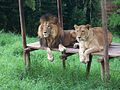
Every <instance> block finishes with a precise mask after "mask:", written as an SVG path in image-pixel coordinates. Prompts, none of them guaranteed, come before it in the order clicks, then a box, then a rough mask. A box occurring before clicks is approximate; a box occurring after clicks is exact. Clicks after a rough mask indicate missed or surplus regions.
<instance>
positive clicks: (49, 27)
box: [41, 22, 52, 38]
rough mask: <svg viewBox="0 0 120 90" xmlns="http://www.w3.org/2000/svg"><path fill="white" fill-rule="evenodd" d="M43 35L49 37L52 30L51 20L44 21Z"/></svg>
mask: <svg viewBox="0 0 120 90" xmlns="http://www.w3.org/2000/svg"><path fill="white" fill-rule="evenodd" d="M41 30H42V34H43V37H45V38H47V37H49V36H50V34H51V32H52V25H51V24H50V23H49V22H44V23H43V25H42V26H41Z"/></svg>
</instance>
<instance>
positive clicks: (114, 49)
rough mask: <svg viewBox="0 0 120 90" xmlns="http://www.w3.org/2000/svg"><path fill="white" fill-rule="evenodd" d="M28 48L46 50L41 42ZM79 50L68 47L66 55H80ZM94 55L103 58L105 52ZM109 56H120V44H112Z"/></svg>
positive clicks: (29, 45)
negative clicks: (41, 45)
mask: <svg viewBox="0 0 120 90" xmlns="http://www.w3.org/2000/svg"><path fill="white" fill-rule="evenodd" d="M27 47H28V48H31V49H42V50H45V48H43V47H40V44H39V42H35V43H30V44H27ZM52 50H55V51H59V50H58V49H57V48H53V49H52ZM78 50H79V49H75V48H69V47H67V49H66V53H73V54H74V53H78ZM92 55H100V56H103V55H104V53H103V51H101V52H94V53H92ZM108 55H109V56H110V57H118V56H120V43H117V44H111V46H110V47H109V49H108Z"/></svg>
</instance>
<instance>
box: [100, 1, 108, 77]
mask: <svg viewBox="0 0 120 90" xmlns="http://www.w3.org/2000/svg"><path fill="white" fill-rule="evenodd" d="M101 11H102V27H103V30H104V38H105V40H104V65H105V66H104V68H105V79H109V77H110V73H109V61H108V31H107V30H108V29H107V12H106V0H101Z"/></svg>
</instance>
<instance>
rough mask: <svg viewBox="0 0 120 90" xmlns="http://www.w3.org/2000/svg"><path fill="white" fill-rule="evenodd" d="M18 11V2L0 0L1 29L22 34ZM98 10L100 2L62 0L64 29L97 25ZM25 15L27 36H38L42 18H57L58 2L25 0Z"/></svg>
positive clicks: (96, 0)
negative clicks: (47, 14) (87, 24)
mask: <svg viewBox="0 0 120 90" xmlns="http://www.w3.org/2000/svg"><path fill="white" fill-rule="evenodd" d="M23 1H24V0H23ZM18 10H19V9H18V0H8V1H7V0H0V29H4V30H5V31H7V32H8V31H11V32H16V33H20V21H19V11H18ZM98 10H99V0H62V11H63V19H64V29H71V28H73V25H74V24H86V23H91V24H92V25H96V24H97V23H96V21H98V20H97V18H98V17H96V16H97V14H98ZM24 13H25V24H26V32H27V34H28V35H30V36H37V28H38V25H39V18H40V16H41V15H43V14H45V13H52V14H54V15H56V16H57V0H25V1H24ZM95 17H96V18H95Z"/></svg>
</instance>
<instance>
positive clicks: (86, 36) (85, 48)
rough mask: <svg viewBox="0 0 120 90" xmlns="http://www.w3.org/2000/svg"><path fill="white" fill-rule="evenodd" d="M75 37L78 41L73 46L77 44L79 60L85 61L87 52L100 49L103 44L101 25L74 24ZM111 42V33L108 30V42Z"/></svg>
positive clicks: (87, 59)
mask: <svg viewBox="0 0 120 90" xmlns="http://www.w3.org/2000/svg"><path fill="white" fill-rule="evenodd" d="M74 28H75V32H76V39H77V41H78V42H79V43H75V44H74V47H76V46H77V45H79V56H80V62H83V63H87V62H88V61H89V54H90V53H92V52H97V51H102V50H103V45H104V31H103V29H102V27H94V28H91V26H90V25H89V24H87V25H79V26H78V25H74ZM111 42H112V34H111V33H110V32H108V43H109V44H110V43H111Z"/></svg>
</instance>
